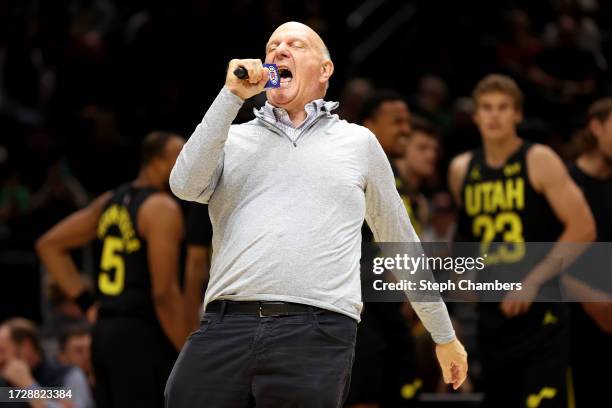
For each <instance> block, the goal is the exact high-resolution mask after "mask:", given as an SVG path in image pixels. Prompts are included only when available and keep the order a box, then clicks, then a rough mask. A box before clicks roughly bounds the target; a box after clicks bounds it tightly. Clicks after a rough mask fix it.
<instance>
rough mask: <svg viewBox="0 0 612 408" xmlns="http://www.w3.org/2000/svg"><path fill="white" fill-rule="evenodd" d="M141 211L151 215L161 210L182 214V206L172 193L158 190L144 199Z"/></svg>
mask: <svg viewBox="0 0 612 408" xmlns="http://www.w3.org/2000/svg"><path fill="white" fill-rule="evenodd" d="M140 211H141V213H143V214H151V215H155V214H160V213H161V212H164V213H177V214H180V212H181V206H180V204H179V203H178V202H177V201H176V200H175V199H174V198H172V196H170V194H168V193H166V192H165V191H156V192H154V193H152V194H151V195H150V196H149V197H147V199H146V200H144V201H143V203H142V205H141V208H140Z"/></svg>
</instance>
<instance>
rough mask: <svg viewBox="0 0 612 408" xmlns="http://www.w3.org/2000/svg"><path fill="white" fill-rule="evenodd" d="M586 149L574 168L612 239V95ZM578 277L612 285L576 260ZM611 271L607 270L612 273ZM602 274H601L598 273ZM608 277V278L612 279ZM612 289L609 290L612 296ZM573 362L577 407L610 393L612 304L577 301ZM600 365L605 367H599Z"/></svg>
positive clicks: (593, 123) (603, 235) (598, 106)
mask: <svg viewBox="0 0 612 408" xmlns="http://www.w3.org/2000/svg"><path fill="white" fill-rule="evenodd" d="M582 136H583V137H582V143H583V145H584V151H583V153H582V154H581V155H580V156H579V157H578V159H577V160H576V163H575V164H574V165H572V166H571V167H570V174H571V176H572V178H573V179H574V181H575V182H576V184H578V186H579V187H580V188H581V189H582V191H583V193H584V195H585V197H586V199H587V201H588V203H589V206H590V207H591V211H592V212H593V216H594V217H595V223H596V224H597V241H599V242H610V241H612V213H611V212H610V208H612V98H610V97H608V98H603V99H600V100H598V101H596V102H595V103H593V105H591V107H590V108H589V110H588V112H587V126H586V129H585V131H584V133H583V135H582ZM573 270H574V271H575V272H576V273H577V277H578V278H580V277H582V278H587V279H586V281H587V282H588V283H591V282H598V283H601V281H602V279H603V280H604V282H605V283H607V284H608V285H606V284H605V283H604V284H599V285H591V286H594V287H595V288H597V289H598V290H601V289H603V288H606V287H607V289H609V279H610V277H609V273H610V269H609V268H605V269H603V270H601V269H593V268H592V266H589V265H584V266H582V265H580V262H579V263H578V264H577V265H575V268H573ZM606 274H607V275H606ZM592 275H597V276H592ZM606 281H607V282H606ZM611 295H612V294H611V293H607V296H608V297H610V296H611ZM571 338H572V347H571V366H572V374H573V383H574V390H575V399H576V407H578V408H582V407H591V406H596V405H597V404H599V403H601V401H605V400H607V399H608V398H609V392H608V388H607V387H608V384H607V378H606V376H602V375H601V372H605V370H606V369H607V368H608V367H610V366H612V354H611V353H610V352H609V350H610V348H612V303H610V302H583V303H573V304H572V336H571ZM595 367H600V369H599V370H597V369H596V368H595Z"/></svg>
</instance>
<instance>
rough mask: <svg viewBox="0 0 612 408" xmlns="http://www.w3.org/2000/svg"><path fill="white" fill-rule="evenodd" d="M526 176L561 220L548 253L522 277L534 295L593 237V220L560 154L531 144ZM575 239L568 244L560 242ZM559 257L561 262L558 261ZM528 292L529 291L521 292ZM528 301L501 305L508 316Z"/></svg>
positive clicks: (521, 310)
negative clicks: (560, 230)
mask: <svg viewBox="0 0 612 408" xmlns="http://www.w3.org/2000/svg"><path fill="white" fill-rule="evenodd" d="M527 166H528V169H529V174H528V176H529V179H530V181H531V183H532V185H533V187H534V189H535V190H536V191H538V192H540V193H541V194H543V195H544V196H545V197H546V200H547V201H548V203H549V204H550V206H551V208H552V209H553V211H554V213H555V215H556V217H557V219H558V220H559V221H560V222H561V223H562V224H563V232H562V233H561V235H560V236H559V238H558V239H557V243H556V244H555V245H553V247H552V248H551V250H550V251H549V252H548V254H547V255H546V256H545V257H544V259H542V260H541V261H540V262H539V263H538V264H537V265H536V266H535V267H534V268H533V270H532V271H531V272H530V273H529V274H528V275H527V276H526V277H525V279H524V280H523V283H524V285H523V287H524V288H525V294H527V293H529V292H530V293H531V294H532V295H531V298H535V296H536V295H537V291H538V290H539V288H540V286H541V285H542V284H544V283H545V282H547V281H548V280H549V279H551V278H553V277H555V276H557V275H559V274H560V273H561V272H563V270H565V269H567V268H568V267H569V266H571V265H572V264H573V263H574V261H575V260H576V259H577V258H578V257H579V256H580V255H581V254H582V253H583V252H584V251H585V250H586V249H587V245H577V244H578V243H588V242H591V241H593V240H594V239H595V221H594V219H593V214H592V213H591V210H590V208H589V205H588V203H587V201H586V199H585V198H584V195H583V194H582V191H581V190H580V188H579V187H578V186H577V185H576V183H574V181H573V180H572V179H571V177H570V175H569V173H568V172H567V169H566V167H565V165H564V164H563V162H562V161H561V158H559V156H557V154H556V153H555V152H554V151H553V150H552V149H551V148H550V147H548V146H544V145H535V146H534V147H533V148H531V149H530V150H529V152H528V153H527ZM566 242H569V243H575V245H572V246H568V245H563V244H562V243H566ZM559 259H562V260H563V263H562V264H560V263H559V261H558V260H559ZM524 296H529V295H524ZM530 305H531V301H529V300H528V299H527V298H526V297H525V298H523V299H521V300H518V301H517V300H514V299H513V298H512V296H511V297H510V298H506V300H504V302H503V303H502V305H501V309H502V311H503V312H504V314H505V315H506V316H508V317H512V316H516V315H518V314H521V313H525V312H526V311H527V310H528V309H529V307H530Z"/></svg>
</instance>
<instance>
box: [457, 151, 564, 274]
mask: <svg viewBox="0 0 612 408" xmlns="http://www.w3.org/2000/svg"><path fill="white" fill-rule="evenodd" d="M533 145H534V144H533V143H531V142H527V141H524V142H523V143H522V144H521V146H520V147H519V148H518V149H517V150H516V151H515V152H514V153H513V154H512V155H511V156H510V157H509V158H508V160H507V161H506V163H505V164H504V165H503V166H501V167H499V168H492V167H489V166H488V165H487V163H486V160H485V155H484V151H483V150H482V149H478V150H475V151H473V155H472V159H471V160H470V163H469V165H468V169H467V173H466V176H465V180H464V183H463V186H462V189H461V199H462V203H463V206H462V209H461V213H460V215H459V225H458V241H465V242H480V256H482V255H484V254H485V253H486V254H487V260H486V264H487V265H488V266H510V265H513V269H514V270H516V269H515V268H516V267H517V266H518V265H520V264H525V263H532V262H529V261H528V259H529V258H530V257H528V256H527V253H526V251H527V247H526V245H525V243H527V242H552V241H556V240H557V239H558V238H559V235H560V233H561V229H562V228H561V224H560V223H559V221H558V220H557V218H556V216H555V214H554V211H553V209H552V208H551V207H550V205H549V204H548V201H547V200H546V198H545V197H544V195H542V194H540V193H539V192H537V191H536V190H535V189H534V188H533V186H532V185H531V183H530V181H529V177H528V168H527V154H528V152H529V149H531V147H532V146H533ZM531 260H532V261H533V259H531ZM524 266H525V269H526V268H529V267H530V266H533V265H524ZM521 269H524V268H521ZM525 272H527V271H526V270H525Z"/></svg>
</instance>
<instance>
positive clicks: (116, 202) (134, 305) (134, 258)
mask: <svg viewBox="0 0 612 408" xmlns="http://www.w3.org/2000/svg"><path fill="white" fill-rule="evenodd" d="M157 191H158V190H156V189H155V188H152V187H145V188H137V187H134V186H133V185H132V184H131V183H129V184H124V185H122V186H120V187H119V188H117V189H116V190H115V191H114V192H113V195H112V198H111V199H110V200H109V202H108V203H107V204H106V206H105V207H104V210H103V211H102V215H101V216H100V218H99V220H98V228H97V239H98V240H99V241H100V244H101V254H100V264H99V268H98V274H97V276H96V284H97V295H98V301H99V303H100V311H99V313H100V315H101V316H126V317H127V316H131V317H139V318H143V319H145V320H152V321H156V320H157V318H156V315H155V309H154V306H153V299H152V295H151V275H150V272H149V262H148V259H147V243H146V241H145V240H144V239H143V238H142V237H141V236H140V234H139V233H138V227H137V222H136V220H137V214H138V209H139V207H140V206H141V205H142V203H143V202H144V201H145V200H146V199H147V198H148V197H149V196H151V194H153V193H155V192H157Z"/></svg>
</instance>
